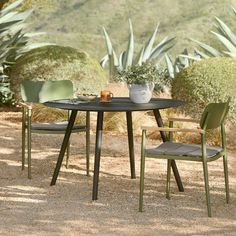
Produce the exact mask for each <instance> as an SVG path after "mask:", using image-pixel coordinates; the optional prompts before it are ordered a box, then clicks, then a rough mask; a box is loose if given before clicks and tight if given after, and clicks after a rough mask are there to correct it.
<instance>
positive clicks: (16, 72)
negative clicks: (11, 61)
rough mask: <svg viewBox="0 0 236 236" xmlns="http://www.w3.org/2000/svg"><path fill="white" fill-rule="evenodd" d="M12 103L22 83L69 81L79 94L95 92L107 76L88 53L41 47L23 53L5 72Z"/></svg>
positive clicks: (57, 47)
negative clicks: (24, 81) (32, 81)
mask: <svg viewBox="0 0 236 236" xmlns="http://www.w3.org/2000/svg"><path fill="white" fill-rule="evenodd" d="M8 75H9V77H10V81H11V89H12V91H13V92H14V93H15V96H16V100H19V99H20V83H21V82H22V81H23V80H63V79H69V80H71V81H72V82H73V84H74V88H75V90H76V91H78V92H80V93H84V92H88V93H99V91H100V90H102V89H103V88H104V87H105V86H106V84H107V77H106V74H105V73H104V71H103V69H102V68H101V67H100V65H99V63H98V62H97V61H96V60H95V59H93V58H91V57H90V56H89V55H88V54H86V53H84V52H80V51H78V50H77V49H74V48H71V47H63V46H56V45H52V46H45V47H42V48H38V49H35V50H33V51H31V52H30V53H27V54H25V55H24V56H22V57H21V58H20V59H19V60H17V61H16V64H15V65H14V66H13V67H12V68H11V70H10V71H9V73H8Z"/></svg>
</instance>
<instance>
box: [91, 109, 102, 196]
mask: <svg viewBox="0 0 236 236" xmlns="http://www.w3.org/2000/svg"><path fill="white" fill-rule="evenodd" d="M102 129H103V112H102V111H99V112H98V114H97V129H96V144H95V157H94V159H95V160H94V174H93V196H92V200H97V199H98V181H99V168H100V157H101V147H102Z"/></svg>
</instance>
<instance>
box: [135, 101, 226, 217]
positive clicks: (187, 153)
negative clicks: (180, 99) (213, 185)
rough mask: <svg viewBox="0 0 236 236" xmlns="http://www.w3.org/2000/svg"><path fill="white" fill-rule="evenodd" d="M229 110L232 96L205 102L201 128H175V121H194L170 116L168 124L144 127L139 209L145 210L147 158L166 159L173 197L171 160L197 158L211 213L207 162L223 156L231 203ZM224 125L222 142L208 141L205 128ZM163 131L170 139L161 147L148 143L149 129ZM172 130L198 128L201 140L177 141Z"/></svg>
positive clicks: (192, 130) (167, 191)
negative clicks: (223, 101) (218, 145)
mask: <svg viewBox="0 0 236 236" xmlns="http://www.w3.org/2000/svg"><path fill="white" fill-rule="evenodd" d="M228 110H229V100H228V101H227V102H226V103H211V104H209V105H207V106H206V108H205V110H204V112H203V114H202V116H201V120H200V123H199V128H196V129H181V128H174V127H173V122H174V121H185V122H195V121H194V120H188V119H170V123H169V124H170V125H169V127H168V128H164V127H159V128H157V127H155V128H154V127H142V144H141V168H140V196H139V211H140V212H142V211H143V193H144V173H145V158H146V157H149V158H155V159H165V160H167V184H166V197H167V199H169V198H170V175H171V160H184V161H197V162H201V163H202V165H203V174H204V182H205V193H206V202H207V211H208V216H209V217H211V215H212V214H211V202H210V191H209V183H208V162H211V161H215V160H217V159H219V158H220V157H223V166H224V176H225V188H226V202H227V203H229V181H228V167H227V151H226V135H225V126H224V121H225V118H226V115H227V113H228ZM218 127H220V129H221V146H220V147H212V146H208V145H206V131H207V130H210V129H216V128H218ZM153 130H156V131H164V132H169V141H167V142H164V143H162V144H161V145H159V146H158V147H155V148H148V147H146V132H147V131H153ZM173 132H195V133H196V135H200V136H201V144H200V145H194V144H185V143H176V142H174V141H173V140H172V139H173V135H172V134H173Z"/></svg>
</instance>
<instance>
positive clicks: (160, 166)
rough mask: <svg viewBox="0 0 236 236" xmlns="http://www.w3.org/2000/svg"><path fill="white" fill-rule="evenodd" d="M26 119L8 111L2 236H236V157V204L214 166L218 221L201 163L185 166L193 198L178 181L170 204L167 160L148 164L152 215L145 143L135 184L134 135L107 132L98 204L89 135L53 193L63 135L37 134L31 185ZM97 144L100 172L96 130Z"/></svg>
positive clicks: (78, 143)
mask: <svg viewBox="0 0 236 236" xmlns="http://www.w3.org/2000/svg"><path fill="white" fill-rule="evenodd" d="M20 117H21V114H20V113H19V112H0V128H1V134H0V145H1V146H0V156H1V158H0V213H1V214H0V235H7V236H9V235H10V236H11V235H12V236H16V235H17V236H19V235H36V236H37V235H43V236H44V235H50V236H54V235H55V236H58V235H69V236H70V235H80V236H81V235H102V236H104V235H112V236H113V235H119V236H120V235H214V236H215V235H218V236H221V235H232V236H233V235H235V232H236V171H235V170H236V158H235V151H233V150H230V151H229V175H230V192H231V201H230V204H226V203H225V194H224V179H223V165H222V160H221V159H220V160H218V161H215V162H212V163H210V164H209V176H210V177H209V178H210V189H211V197H212V199H211V200H212V214H213V217H212V218H208V217H207V211H206V203H205V195H204V185H203V174H202V165H201V164H200V163H191V164H190V163H186V162H181V161H180V162H177V165H178V168H179V171H180V175H181V178H182V180H183V183H184V187H185V192H183V193H182V192H181V193H180V192H179V191H178V189H177V186H176V183H175V180H174V178H173V176H172V182H171V199H170V200H167V199H166V198H165V179H166V162H165V161H158V160H152V159H148V160H147V162H146V182H145V196H144V210H145V211H144V212H143V213H139V212H138V199H139V168H140V166H139V159H140V137H135V155H136V174H137V178H136V179H131V178H130V166H129V158H128V144H127V136H125V135H112V134H111V133H110V132H106V133H105V134H104V136H103V147H102V157H101V172H100V182H99V195H98V200H97V201H95V202H93V201H92V200H91V194H92V181H93V178H92V171H91V176H89V177H87V176H86V175H85V172H86V166H85V137H84V135H83V134H74V135H73V136H72V138H71V144H72V148H71V158H70V167H69V169H66V168H65V166H64V165H63V167H62V169H61V172H60V175H59V178H58V182H57V184H56V185H55V186H53V187H51V186H50V181H51V177H52V174H53V171H54V168H55V163H56V160H57V156H58V150H59V148H60V145H61V142H62V138H63V137H62V136H58V135H33V144H32V145H33V146H32V177H33V179H32V180H28V179H27V169H26V170H25V171H22V170H21V123H20ZM94 123H95V122H94ZM93 129H94V127H93ZM91 141H92V143H91V147H92V150H91V170H93V159H94V155H93V154H94V132H93V133H92V140H91ZM154 142H155V143H158V142H159V141H155V140H154V141H152V144H153V143H154Z"/></svg>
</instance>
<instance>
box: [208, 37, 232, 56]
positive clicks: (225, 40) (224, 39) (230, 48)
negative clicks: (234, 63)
mask: <svg viewBox="0 0 236 236" xmlns="http://www.w3.org/2000/svg"><path fill="white" fill-rule="evenodd" d="M212 33H213V34H214V35H215V36H216V37H217V38H218V39H219V40H220V42H221V43H222V44H223V45H224V46H225V47H226V48H227V49H228V50H229V51H230V52H231V53H236V47H235V46H234V45H233V44H232V43H231V42H230V41H229V40H228V39H227V38H226V37H224V36H222V35H220V34H218V33H216V32H212Z"/></svg>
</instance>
